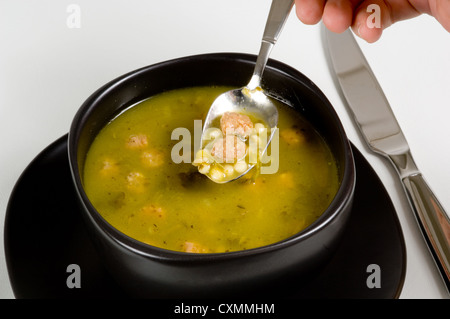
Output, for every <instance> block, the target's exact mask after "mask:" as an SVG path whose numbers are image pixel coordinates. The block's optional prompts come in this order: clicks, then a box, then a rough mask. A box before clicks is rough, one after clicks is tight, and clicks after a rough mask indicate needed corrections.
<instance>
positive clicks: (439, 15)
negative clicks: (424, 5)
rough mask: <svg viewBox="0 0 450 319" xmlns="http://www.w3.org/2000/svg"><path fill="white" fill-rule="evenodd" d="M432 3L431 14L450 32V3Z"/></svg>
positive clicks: (433, 0)
mask: <svg viewBox="0 0 450 319" xmlns="http://www.w3.org/2000/svg"><path fill="white" fill-rule="evenodd" d="M429 3H430V13H431V15H432V16H433V17H435V18H436V20H438V21H439V23H440V24H441V25H442V26H443V27H444V28H445V30H447V31H448V32H450V1H448V0H447V1H440V0H432V1H429Z"/></svg>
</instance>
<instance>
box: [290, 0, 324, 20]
mask: <svg viewBox="0 0 450 319" xmlns="http://www.w3.org/2000/svg"><path fill="white" fill-rule="evenodd" d="M324 5H325V0H295V12H296V14H297V17H298V18H299V19H300V21H302V22H303V23H305V24H316V23H318V22H319V21H320V20H321V19H322V14H323V7H324Z"/></svg>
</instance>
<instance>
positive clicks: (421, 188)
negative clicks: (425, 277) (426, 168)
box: [402, 173, 450, 293]
mask: <svg viewBox="0 0 450 319" xmlns="http://www.w3.org/2000/svg"><path fill="white" fill-rule="evenodd" d="M402 181H403V185H404V188H405V190H406V194H407V196H408V199H409V202H410V204H411V206H412V208H413V210H414V213H415V215H416V219H417V221H418V223H419V225H420V228H421V230H422V233H423V235H424V237H425V239H426V242H427V244H428V247H429V249H430V251H431V253H432V255H433V257H434V260H435V262H436V265H437V266H438V268H439V270H440V272H441V276H442V279H443V280H444V282H445V284H446V286H447V291H448V292H449V293H450V221H449V218H448V216H447V214H446V213H445V211H444V209H443V207H442V205H441V204H440V203H439V201H438V199H437V198H436V196H435V195H434V193H433V192H432V191H431V189H430V187H429V186H428V184H427V182H426V181H425V179H424V178H423V176H422V174H420V173H415V174H413V175H410V176H407V177H404V178H403V179H402Z"/></svg>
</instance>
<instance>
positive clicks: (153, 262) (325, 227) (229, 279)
mask: <svg viewBox="0 0 450 319" xmlns="http://www.w3.org/2000/svg"><path fill="white" fill-rule="evenodd" d="M255 60H256V58H255V56H252V55H246V54H236V53H223V54H205V55H197V56H190V57H184V58H179V59H175V60H171V61H167V62H162V63H158V64H155V65H151V66H148V67H144V68H141V69H139V70H136V71H133V72H130V73H128V74H125V75H123V76H121V77H119V78H117V79H115V80H113V81H111V82H110V83H108V84H106V85H105V86H103V87H102V88H100V89H99V90H98V91H96V92H95V93H94V94H92V95H91V96H90V97H89V98H88V99H87V100H86V102H85V103H84V104H83V105H82V106H81V108H80V109H79V111H78V112H77V114H76V116H75V118H74V120H73V123H72V126H71V128H70V132H69V140H68V150H69V162H70V168H71V173H72V176H73V180H74V183H75V187H76V189H77V192H78V197H79V200H80V204H81V205H80V206H81V209H80V210H81V212H82V214H83V217H84V220H85V222H86V225H87V228H88V230H89V233H90V234H91V236H92V239H93V241H94V244H95V246H96V248H97V249H98V251H99V254H100V256H101V258H102V259H103V261H104V263H105V265H106V268H107V269H108V270H109V272H110V273H111V274H112V276H113V277H114V278H115V279H116V280H117V282H118V283H119V284H120V285H121V286H122V287H123V288H124V289H125V290H126V291H128V292H129V293H130V295H132V296H137V297H152V298H168V297H174V298H175V297H176V298H191V297H219V296H233V297H236V296H239V295H246V294H247V296H248V294H249V293H251V291H254V290H255V289H260V288H262V287H264V286H265V285H269V284H270V285H272V286H271V287H274V284H277V285H276V286H277V287H280V289H275V290H274V291H273V292H274V293H275V294H276V295H277V296H280V293H282V292H283V291H284V292H286V293H288V291H289V289H288V288H289V282H293V280H292V279H293V276H295V277H296V281H295V282H296V284H299V283H301V282H302V280H307V279H308V278H311V276H313V275H314V273H315V271H317V270H318V269H320V267H321V266H323V265H324V264H325V263H326V262H327V260H329V258H330V257H331V256H332V255H333V253H334V251H335V248H336V246H337V245H338V243H339V240H340V237H341V235H342V233H343V232H344V231H345V226H346V223H347V220H348V217H349V214H350V211H351V205H352V200H353V193H354V188H355V167H354V160H353V154H352V151H351V147H350V143H349V141H348V139H347V137H346V134H345V131H344V129H343V127H342V124H341V122H340V120H339V118H338V116H337V114H336V113H335V111H334V109H333V107H332V105H331V104H330V103H329V101H328V100H327V98H326V97H325V96H324V94H323V93H322V92H321V91H320V89H319V88H318V87H317V86H315V85H314V84H313V83H312V82H311V80H309V79H308V78H307V77H305V76H304V75H303V74H301V73H300V72H298V71H296V70H295V69H293V68H292V67H289V66H287V65H285V64H283V63H280V62H277V61H274V60H270V61H269V63H268V64H267V68H266V70H265V72H264V77H263V84H262V86H263V88H264V89H265V90H266V91H267V92H268V93H269V94H270V95H271V96H273V97H275V98H277V99H280V100H282V101H284V102H285V103H287V104H288V105H291V106H292V107H293V108H295V109H296V110H297V111H298V112H300V113H301V114H302V115H303V116H304V117H305V118H306V119H307V120H308V121H309V122H310V123H312V124H313V125H314V127H315V128H316V129H317V131H318V132H319V133H320V134H321V135H322V136H323V138H324V139H325V140H326V142H327V143H328V144H329V146H330V148H331V150H332V152H333V153H334V155H335V157H336V160H337V163H338V167H339V178H340V188H339V190H338V192H337V194H336V196H335V198H334V200H333V201H332V203H331V204H330V206H329V207H328V209H327V210H326V211H325V212H324V213H323V214H322V215H321V216H320V217H319V218H318V219H317V220H316V221H315V222H314V223H313V224H312V225H310V226H309V227H308V228H306V229H305V230H303V231H301V232H300V233H298V234H296V235H294V236H292V237H290V238H287V239H286V240H283V241H281V242H277V243H274V244H271V245H267V246H264V247H259V248H255V249H249V250H243V251H236V252H227V253H215V254H193V253H182V252H175V251H169V250H165V249H160V248H157V247H153V246H150V245H147V244H144V243H142V242H139V241H137V240H134V239H132V238H130V237H128V236H126V235H124V234H123V233H121V232H119V231H118V230H117V229H115V228H114V227H112V226H111V225H110V224H109V223H108V222H106V221H105V220H104V219H103V218H102V217H101V215H100V214H99V213H98V212H97V211H96V209H95V208H94V207H93V206H92V204H91V203H90V201H89V200H88V198H87V196H86V194H85V192H84V190H83V184H82V178H81V175H82V174H81V172H82V171H83V165H84V160H85V156H86V153H87V151H88V149H89V146H90V144H91V143H92V141H93V139H94V138H95V136H96V135H97V133H98V132H99V131H100V130H101V129H102V128H103V126H104V125H105V124H106V123H108V122H109V121H110V120H111V119H112V118H114V116H115V115H117V114H118V113H119V112H120V111H121V110H123V109H125V108H127V107H129V106H130V105H133V104H135V103H136V102H139V101H142V100H144V99H146V98H148V97H150V96H153V95H155V94H158V93H161V92H163V91H167V90H172V89H177V88H185V87H193V86H206V85H226V86H233V87H241V86H243V85H244V84H246V83H247V82H248V80H249V78H250V76H251V74H252V72H253V68H254V63H255Z"/></svg>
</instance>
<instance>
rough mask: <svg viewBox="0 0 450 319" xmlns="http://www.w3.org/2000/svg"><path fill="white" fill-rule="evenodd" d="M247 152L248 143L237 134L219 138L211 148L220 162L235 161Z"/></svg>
mask: <svg viewBox="0 0 450 319" xmlns="http://www.w3.org/2000/svg"><path fill="white" fill-rule="evenodd" d="M246 152H247V145H246V144H245V142H244V141H242V140H241V139H240V138H238V137H237V136H235V135H227V136H225V138H218V139H217V140H216V141H215V142H214V144H213V147H212V149H211V155H212V156H214V157H215V158H216V159H217V160H218V161H219V162H220V163H234V162H235V161H236V160H239V159H242V158H243V157H244V156H245V154H246Z"/></svg>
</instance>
